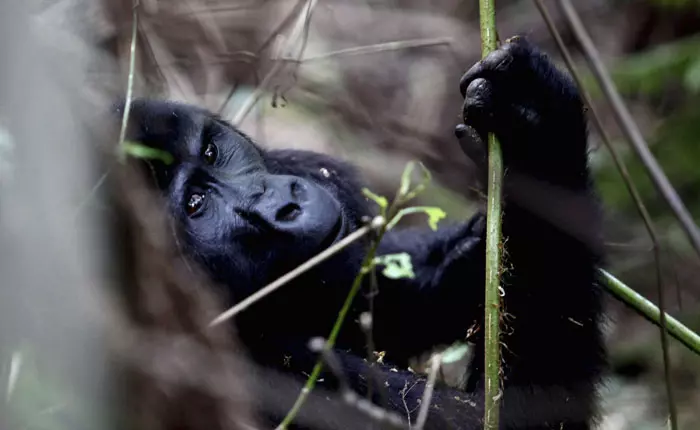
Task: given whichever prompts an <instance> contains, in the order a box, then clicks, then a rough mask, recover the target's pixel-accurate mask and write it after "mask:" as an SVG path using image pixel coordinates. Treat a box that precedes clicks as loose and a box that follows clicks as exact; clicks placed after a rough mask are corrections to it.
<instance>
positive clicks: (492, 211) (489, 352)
mask: <svg viewBox="0 0 700 430" xmlns="http://www.w3.org/2000/svg"><path fill="white" fill-rule="evenodd" d="M479 20H480V25H481V48H482V49H481V52H482V57H485V56H486V55H488V54H489V53H490V52H491V51H494V50H495V49H496V48H497V43H498V40H497V32H496V11H495V3H494V0H479ZM488 152H489V158H488V160H489V161H488V165H489V171H488V202H487V209H486V297H485V301H484V329H485V330H484V335H485V348H484V350H485V357H484V358H485V364H486V369H485V371H484V377H485V382H486V387H485V396H484V397H485V400H484V402H485V404H484V429H485V430H498V421H499V403H500V398H501V390H500V387H501V384H500V373H501V372H500V363H501V351H500V347H501V344H500V321H501V319H500V307H501V304H500V301H501V296H500V291H499V290H500V281H501V213H502V212H501V195H502V192H501V188H502V182H503V159H502V156H501V145H500V144H499V142H498V140H497V139H496V136H494V135H493V134H489V137H488Z"/></svg>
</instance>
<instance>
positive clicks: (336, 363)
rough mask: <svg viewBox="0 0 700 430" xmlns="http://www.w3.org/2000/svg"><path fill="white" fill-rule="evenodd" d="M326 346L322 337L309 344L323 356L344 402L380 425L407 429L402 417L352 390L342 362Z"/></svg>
mask: <svg viewBox="0 0 700 430" xmlns="http://www.w3.org/2000/svg"><path fill="white" fill-rule="evenodd" d="M325 346H326V340H325V339H323V338H320V337H316V338H314V339H312V340H311V341H310V342H309V348H310V349H311V350H312V351H314V352H316V353H319V354H320V355H321V358H322V359H323V362H324V363H325V365H326V367H327V368H328V369H329V370H330V371H331V373H333V376H335V377H336V379H337V380H338V385H339V387H340V392H341V396H342V399H343V401H344V402H345V403H347V404H348V405H349V406H352V407H353V408H355V409H356V410H357V411H359V412H361V413H363V414H364V415H366V416H367V417H369V418H370V419H372V420H373V421H375V422H377V423H379V424H385V425H387V427H389V428H395V429H402V430H403V429H405V428H406V427H407V426H406V423H405V422H404V420H403V418H402V417H400V416H399V415H397V414H396V413H394V412H391V411H389V410H387V409H384V408H383V407H380V406H376V405H374V404H372V402H371V400H369V399H363V398H361V397H360V396H358V395H357V393H356V392H355V391H353V390H352V388H351V387H350V384H348V381H347V378H346V377H345V374H344V372H343V366H342V364H341V363H340V360H339V359H338V357H337V356H336V355H335V354H334V353H333V351H332V350H330V349H327V348H326V347H325Z"/></svg>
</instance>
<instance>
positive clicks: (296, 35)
mask: <svg viewBox="0 0 700 430" xmlns="http://www.w3.org/2000/svg"><path fill="white" fill-rule="evenodd" d="M316 2H317V0H308V1H307V3H306V6H305V7H304V8H303V9H302V10H301V11H300V13H299V16H298V17H297V21H296V23H295V24H294V26H293V27H292V31H291V32H290V34H289V36H288V37H287V40H286V43H285V44H284V46H283V47H282V49H281V51H280V53H279V55H278V56H277V58H276V59H275V62H274V64H273V65H272V68H271V69H270V71H269V72H268V73H267V75H265V78H263V80H262V82H261V83H260V85H258V87H257V88H256V89H255V91H253V94H251V95H250V96H249V97H248V98H247V99H246V100H245V102H243V105H242V106H241V107H240V109H238V112H236V114H235V115H234V116H233V118H232V120H231V122H232V123H233V125H236V126H238V125H240V124H241V122H242V121H243V120H244V119H245V117H246V116H248V114H249V113H250V111H251V109H253V107H254V106H255V104H256V103H257V102H258V100H260V97H262V95H263V94H264V93H265V91H266V89H267V87H268V85H269V84H270V82H271V81H272V79H274V78H275V77H276V76H277V74H278V73H279V72H280V71H281V70H282V68H283V67H284V66H285V65H286V64H287V63H288V62H287V61H284V60H282V58H285V57H294V58H299V57H300V56H301V55H303V52H304V49H303V48H304V46H305V45H306V42H305V40H304V39H305V38H304V37H303V36H304V35H305V33H306V29H307V28H308V25H309V21H310V20H311V14H312V12H313V9H314V7H315V6H316ZM300 42H301V45H300V46H299V47H298V45H299V43H300ZM295 51H297V52H295Z"/></svg>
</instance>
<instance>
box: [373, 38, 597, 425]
mask: <svg viewBox="0 0 700 430" xmlns="http://www.w3.org/2000/svg"><path fill="white" fill-rule="evenodd" d="M461 89H462V92H463V94H464V95H465V104H464V120H465V124H467V125H468V126H470V128H465V127H464V126H462V127H458V130H457V135H458V137H459V138H460V143H462V146H463V148H464V150H465V152H467V153H468V154H469V155H470V156H471V157H472V158H475V161H476V162H477V163H478V164H481V165H482V166H484V163H483V161H484V160H483V158H482V157H483V154H484V153H485V145H484V144H483V142H485V137H486V133H487V132H494V133H495V134H496V135H497V137H498V139H499V141H500V143H501V146H502V150H503V155H504V162H505V166H506V191H505V193H506V194H505V210H504V217H503V234H504V237H505V240H506V242H505V243H506V253H507V254H506V256H505V257H506V261H505V263H506V266H505V267H504V276H503V289H504V296H503V301H504V305H505V308H504V311H505V314H504V320H503V321H504V324H503V325H502V327H503V330H504V336H503V338H502V339H503V344H504V348H503V354H504V362H505V365H504V367H505V369H504V371H505V373H504V375H505V381H504V383H505V388H506V392H505V398H504V407H506V408H508V411H509V412H508V414H507V415H508V417H509V419H515V420H517V421H519V422H520V425H522V424H525V422H526V420H527V419H528V417H529V418H530V419H536V420H537V419H540V420H541V419H542V416H546V415H544V414H545V411H544V410H542V408H543V407H544V408H553V410H557V411H558V412H559V413H560V414H563V415H561V416H560V418H559V419H562V420H565V421H566V422H567V423H568V424H569V425H571V424H573V425H575V426H577V427H576V428H579V427H578V426H579V425H581V426H584V427H583V428H585V424H584V423H585V421H586V420H587V419H588V418H589V417H590V416H591V415H592V408H593V400H594V384H595V383H596V382H597V381H598V378H599V375H600V372H601V370H602V367H603V365H604V354H603V346H602V339H601V333H600V330H599V327H598V324H597V323H598V320H599V317H600V312H601V305H600V297H599V290H598V289H597V288H596V287H595V286H594V274H595V267H596V264H597V263H598V255H599V251H600V248H599V237H598V234H599V227H598V206H597V202H596V199H595V197H594V195H593V192H592V189H591V186H590V177H589V172H588V164H587V150H586V137H587V136H586V126H585V120H584V116H583V107H582V104H581V101H580V99H579V96H578V93H577V90H576V88H575V86H574V85H573V83H572V82H571V81H570V79H569V78H568V77H567V76H565V75H563V74H562V73H561V72H559V71H558V70H556V69H555V68H554V66H553V65H552V64H551V63H550V61H549V59H548V58H547V57H546V56H544V54H542V53H540V52H539V51H537V50H536V49H535V48H534V47H532V46H531V45H529V44H528V43H527V42H526V41H524V40H522V39H517V40H515V41H511V42H510V43H506V44H505V45H504V46H502V47H501V48H500V49H499V50H498V51H495V52H494V53H492V54H491V55H489V56H488V57H487V58H486V59H485V60H483V61H481V62H479V63H478V64H477V65H475V66H474V67H473V68H472V69H471V70H469V71H468V72H467V73H466V74H465V76H464V77H463V79H462V82H461ZM472 128H473V129H472ZM474 141H475V142H476V145H473V144H470V142H474ZM484 167H485V166H484ZM483 224H484V218H483V215H477V216H476V217H475V218H474V219H472V221H470V222H469V223H468V224H466V225H463V226H453V227H447V228H443V229H441V230H439V231H438V232H431V231H429V230H427V231H424V232H421V233H420V234H417V233H416V232H415V231H406V232H402V231H396V232H390V234H389V236H388V237H387V238H386V243H385V244H384V245H383V246H382V248H381V253H382V254H388V253H395V252H408V253H409V254H411V256H412V258H413V264H414V272H415V273H416V278H415V279H412V280H400V281H395V280H389V279H386V278H383V277H382V276H381V275H379V280H380V286H379V294H378V295H377V297H376V298H375V299H374V300H375V314H374V321H375V341H376V344H377V348H378V349H380V350H382V349H385V350H386V351H387V360H389V361H392V360H396V362H398V363H403V362H404V361H405V360H406V358H407V357H409V356H411V355H414V354H416V353H419V352H422V351H425V350H428V349H430V348H431V347H433V346H435V345H436V344H441V343H443V344H445V343H451V342H453V341H455V340H459V339H464V338H465V337H466V335H467V332H468V330H469V329H470V328H477V329H480V328H481V326H482V324H481V321H482V319H483V298H484V292H483V291H484V264H485V263H484V239H485V236H484V228H483ZM475 322H477V326H476V327H475V326H474V323H475ZM474 339H475V340H476V342H477V345H478V347H479V351H478V353H477V359H479V360H481V359H482V357H483V354H482V353H481V349H480V348H481V346H482V340H481V337H480V333H479V332H478V333H477V335H476V336H475V338H474ZM480 364H481V363H479V361H477V363H476V364H475V368H474V369H472V371H474V370H477V371H479V370H480V368H481V366H480ZM479 373H480V372H479ZM479 383H480V382H479V381H477V386H478V384H479ZM533 387H536V389H537V390H541V393H540V394H538V396H530V397H537V398H538V399H539V400H537V401H536V402H537V403H533V402H535V400H533V401H532V402H531V401H528V400H527V399H528V397H527V396H521V395H519V394H517V393H518V392H520V391H521V390H524V391H525V392H526V393H527V392H530V393H531V392H533V391H532V390H534V389H535V388H533ZM548 394H549V395H548ZM550 398H551V402H552V403H549V402H550V400H547V399H550ZM536 406H537V409H538V410H541V412H540V413H533V411H534V408H535V407H536ZM552 413H553V412H552ZM562 417H563V418H562ZM564 428H574V427H568V426H565V427H564Z"/></svg>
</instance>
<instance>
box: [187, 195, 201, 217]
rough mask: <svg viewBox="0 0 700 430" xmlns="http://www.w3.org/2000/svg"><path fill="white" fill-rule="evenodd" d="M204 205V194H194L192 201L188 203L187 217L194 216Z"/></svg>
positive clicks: (191, 197)
mask: <svg viewBox="0 0 700 430" xmlns="http://www.w3.org/2000/svg"><path fill="white" fill-rule="evenodd" d="M203 204H204V194H199V193H194V194H192V195H191V196H190V200H189V201H188V202H187V215H189V216H192V215H194V214H195V213H197V211H198V210H199V209H200V208H201V207H202V205H203Z"/></svg>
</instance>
